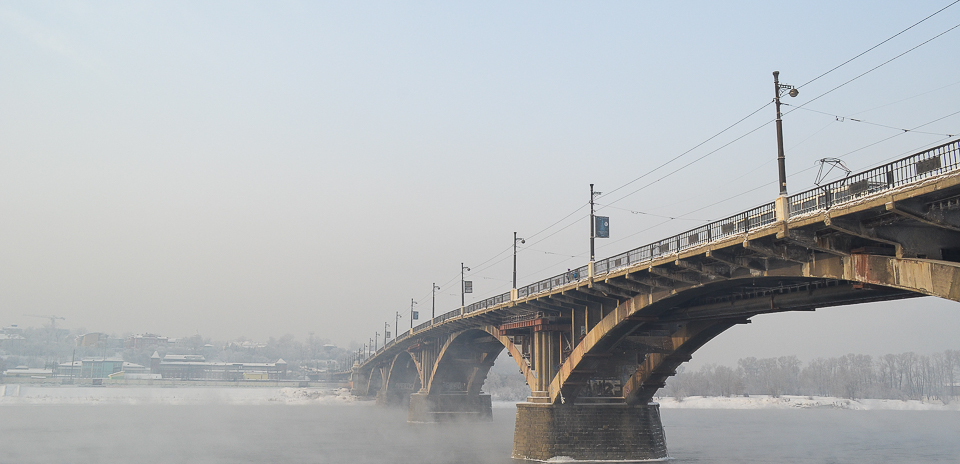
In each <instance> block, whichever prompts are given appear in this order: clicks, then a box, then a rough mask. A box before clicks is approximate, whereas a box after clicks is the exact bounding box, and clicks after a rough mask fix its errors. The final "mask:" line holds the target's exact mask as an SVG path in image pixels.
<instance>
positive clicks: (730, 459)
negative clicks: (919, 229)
mask: <svg viewBox="0 0 960 464" xmlns="http://www.w3.org/2000/svg"><path fill="white" fill-rule="evenodd" d="M0 414H2V417H3V420H2V421H0V450H2V453H0V462H3V463H36V464H48V463H49V464H53V463H77V464H81V463H82V464H87V463H90V464H94V463H103V464H113V463H117V464H119V463H128V462H138V463H146V464H149V463H170V462H184V463H187V462H189V463H199V464H213V463H224V464H227V463H263V462H274V463H331V464H334V463H338V464H339V463H355V464H367V463H370V464H379V463H385V464H386V463H390V464H395V463H403V464H407V463H409V464H446V463H450V464H453V463H458V464H459V463H479V464H486V463H490V464H507V463H511V462H520V461H513V460H511V459H510V452H511V449H512V443H513V426H514V415H515V409H514V408H513V407H498V408H495V409H494V420H493V422H481V423H446V424H442V425H437V424H427V425H423V424H421V425H410V424H407V423H406V411H405V410H403V409H389V408H381V407H376V406H373V405H371V404H369V403H366V404H356V405H343V406H338V405H322V406H321V405H297V406H280V405H276V406H274V405H268V406H263V405H261V406H238V405H214V404H207V405H192V406H186V405H138V406H129V405H46V406H3V407H2V409H0ZM662 415H663V423H664V428H665V431H666V435H667V445H668V449H669V451H670V455H671V456H672V457H673V458H674V459H675V460H674V461H673V462H678V463H721V464H723V463H731V464H732V463H745V462H746V463H810V464H813V463H818V464H819V463H827V462H833V463H856V464H875V463H955V462H960V440H957V436H960V415H958V413H957V412H936V411H922V412H913V411H850V410H836V409H809V410H762V411H749V410H676V409H668V410H663V412H662ZM732 425H735V426H732Z"/></svg>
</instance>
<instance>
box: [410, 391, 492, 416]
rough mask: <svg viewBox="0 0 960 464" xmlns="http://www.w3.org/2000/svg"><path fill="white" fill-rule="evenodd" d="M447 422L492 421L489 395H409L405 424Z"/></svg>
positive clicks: (421, 393) (420, 393)
mask: <svg viewBox="0 0 960 464" xmlns="http://www.w3.org/2000/svg"><path fill="white" fill-rule="evenodd" d="M448 420H483V421H489V420H493V407H492V404H491V402H490V395H487V394H479V395H469V394H467V393H441V394H434V395H430V394H427V393H423V392H418V393H414V394H412V395H410V410H409V412H408V413H407V422H443V421H448Z"/></svg>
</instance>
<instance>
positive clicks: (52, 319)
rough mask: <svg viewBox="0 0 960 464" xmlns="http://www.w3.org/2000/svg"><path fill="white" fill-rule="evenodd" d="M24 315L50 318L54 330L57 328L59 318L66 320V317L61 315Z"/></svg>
mask: <svg viewBox="0 0 960 464" xmlns="http://www.w3.org/2000/svg"><path fill="white" fill-rule="evenodd" d="M24 316H30V317H42V318H44V319H50V329H52V330H54V331H55V330H57V319H59V320H61V321H63V320H66V318H64V317H60V316H43V315H40V314H24Z"/></svg>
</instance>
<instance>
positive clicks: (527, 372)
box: [427, 325, 536, 395]
mask: <svg viewBox="0 0 960 464" xmlns="http://www.w3.org/2000/svg"><path fill="white" fill-rule="evenodd" d="M504 349H506V350H507V351H508V352H509V353H510V356H511V357H512V358H513V360H514V361H515V362H516V363H517V367H518V368H519V369H520V373H521V374H523V376H524V379H525V380H526V382H527V385H528V386H529V385H533V384H534V383H535V381H536V373H535V372H534V371H533V370H532V369H531V368H530V366H529V364H528V363H527V361H526V360H525V358H524V356H523V353H522V352H521V351H520V350H519V349H518V347H517V346H516V345H515V344H514V343H513V341H512V340H511V339H510V337H507V336H504V335H501V334H500V331H499V330H498V329H497V328H496V327H494V326H490V325H485V326H481V327H478V328H476V329H468V330H464V331H461V332H458V333H455V334H452V335H451V336H450V337H449V338H448V339H447V340H446V342H445V343H444V344H443V346H442V347H441V348H440V349H439V352H438V354H437V362H436V363H435V364H434V366H433V369H432V372H431V373H430V376H429V381H428V387H427V392H428V393H430V394H442V393H452V392H458V393H466V394H468V395H477V394H479V393H480V390H481V388H482V387H483V383H484V381H485V380H486V378H487V374H488V373H489V371H490V368H491V367H493V364H494V362H496V360H497V357H498V356H499V355H500V353H501V352H502V351H503V350H504Z"/></svg>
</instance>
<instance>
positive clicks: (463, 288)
mask: <svg viewBox="0 0 960 464" xmlns="http://www.w3.org/2000/svg"><path fill="white" fill-rule="evenodd" d="M469 270H470V268H469V267H467V266H464V265H463V263H460V308H461V309H463V307H464V306H466V302H467V297H466V291H467V287H466V285H465V284H464V282H465V281H464V276H465V274H464V272H465V271H469Z"/></svg>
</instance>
